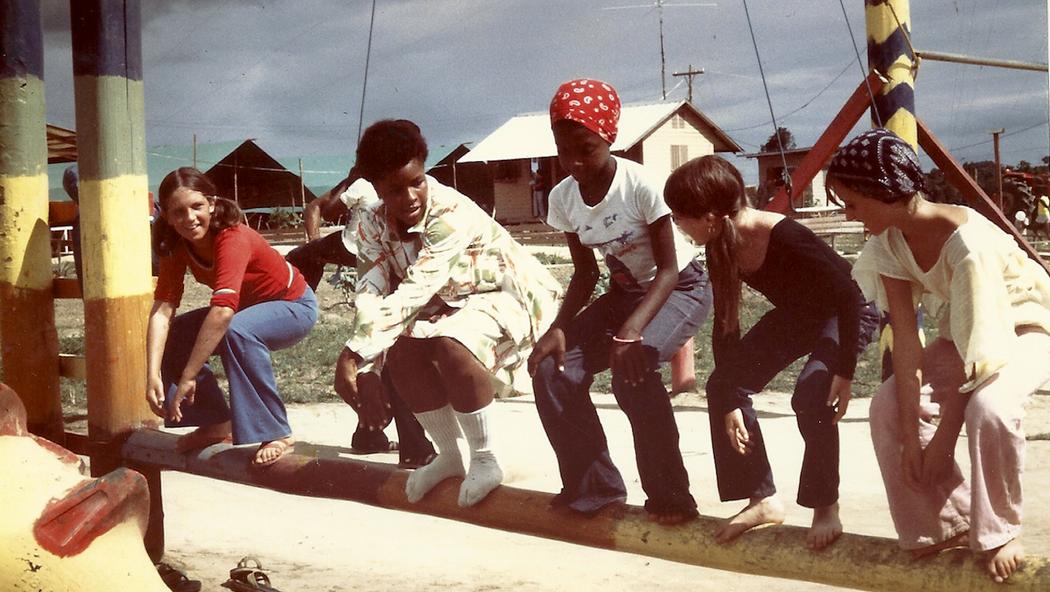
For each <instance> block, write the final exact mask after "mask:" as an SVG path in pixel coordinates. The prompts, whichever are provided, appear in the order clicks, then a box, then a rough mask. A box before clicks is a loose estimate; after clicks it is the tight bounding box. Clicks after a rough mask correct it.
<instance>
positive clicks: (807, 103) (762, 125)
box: [723, 60, 852, 132]
mask: <svg viewBox="0 0 1050 592" xmlns="http://www.w3.org/2000/svg"><path fill="white" fill-rule="evenodd" d="M851 65H852V60H849V61H847V62H846V65H845V66H844V67H843V68H842V70H841V71H839V73H838V74H836V75H835V77H834V78H832V79H831V82H829V83H827V84H826V85H825V86H824V88H822V89H820V91H818V92H817V94H815V95H813V96H812V97H810V98H809V100H807V101H806V102H805V103H802V105H800V106H798V107H796V108H795V109H792V110H791V111H788V112H787V113H785V114H784V115H783V116H782V117H781V121H783V120H785V119H787V118H788V117H791V116H792V115H794V114H795V113H798V112H799V111H801V110H803V109H805V108H806V107H809V106H810V105H811V104H812V103H813V101H815V100H817V99H818V98H820V95H822V94H824V93H825V92H827V90H828V89H829V88H831V87H832V85H834V84H835V83H836V82H838V79H839V78H842V75H843V74H845V73H846V71H847V70H849V69H850V66H851ZM770 123H772V122H771V121H769V120H766V121H763V122H762V123H757V124H755V125H749V126H746V127H735V128H731V129H726V130H723V131H725V132H739V131H744V130H750V129H755V128H759V127H765V126H767V125H769V124H770Z"/></svg>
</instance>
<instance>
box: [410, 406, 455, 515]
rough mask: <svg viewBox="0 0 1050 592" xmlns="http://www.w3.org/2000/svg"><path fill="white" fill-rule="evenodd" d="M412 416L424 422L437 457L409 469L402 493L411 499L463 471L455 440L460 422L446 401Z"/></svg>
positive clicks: (422, 423)
mask: <svg viewBox="0 0 1050 592" xmlns="http://www.w3.org/2000/svg"><path fill="white" fill-rule="evenodd" d="M415 416H416V419H418V420H419V425H421V426H423V429H424V430H426V432H427V435H429V436H430V439H431V440H433V441H434V446H435V447H436V448H437V451H438V455H437V458H435V459H434V460H432V461H430V464H428V465H426V466H424V467H420V468H418V469H416V470H414V471H412V474H411V475H409V476H408V481H407V482H406V483H405V496H406V497H408V501H410V502H412V503H416V502H418V501H419V500H421V499H423V496H424V495H426V494H427V492H428V491H430V490H431V489H433V488H434V486H435V485H437V484H438V483H441V482H442V481H444V480H445V479H448V478H449V477H462V476H463V475H464V473H465V471H464V469H463V456H462V455H461V454H460V452H459V444H458V441H459V436H460V431H459V423H458V422H457V421H456V414H454V413H453V411H452V406H450V405H445V406H444V407H442V408H440V409H435V410H433V411H424V412H423V413H416V414H415Z"/></svg>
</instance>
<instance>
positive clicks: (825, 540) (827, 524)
mask: <svg viewBox="0 0 1050 592" xmlns="http://www.w3.org/2000/svg"><path fill="white" fill-rule="evenodd" d="M841 535H842V521H841V520H839V504H838V502H835V503H833V504H831V505H830V506H824V507H823V508H814V509H813V524H812V525H811V526H810V527H809V532H808V533H806V548H807V549H809V550H810V551H821V550H823V549H824V547H827V546H828V545H830V544H831V543H834V542H835V541H837V540H838V539H839V536H841Z"/></svg>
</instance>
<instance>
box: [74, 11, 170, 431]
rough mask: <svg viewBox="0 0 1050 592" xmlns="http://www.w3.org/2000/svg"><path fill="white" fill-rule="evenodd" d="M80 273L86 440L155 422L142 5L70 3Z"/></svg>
mask: <svg viewBox="0 0 1050 592" xmlns="http://www.w3.org/2000/svg"><path fill="white" fill-rule="evenodd" d="M70 24H71V29H72V40H73V44H72V51H73V87H74V91H75V98H76V117H77V132H78V137H77V144H78V150H79V154H78V167H79V170H80V185H79V187H80V189H79V194H80V224H81V232H82V239H81V245H80V246H81V247H82V256H83V257H82V260H83V268H84V273H83V277H82V278H80V279H81V280H82V284H83V288H84V294H83V297H84V342H85V348H84V351H85V356H86V357H87V393H88V397H87V401H88V432H89V435H90V437H91V439H92V440H93V441H106V440H110V439H117V438H120V437H121V436H122V434H125V433H127V432H130V431H131V430H133V429H135V428H137V427H139V426H142V425H145V424H146V422H147V421H149V420H150V418H152V417H153V415H152V413H151V412H150V410H149V406H148V405H147V404H146V401H145V397H143V396H142V393H144V392H145V388H146V319H147V317H148V316H149V311H150V306H151V304H152V303H153V298H152V294H151V293H150V274H149V270H150V249H149V243H150V229H149V221H148V219H147V217H146V212H145V211H143V204H145V203H148V200H147V196H148V193H149V191H148V187H147V179H146V120H145V98H144V92H143V79H142V32H141V7H140V1H139V0H80V1H78V2H71V3H70Z"/></svg>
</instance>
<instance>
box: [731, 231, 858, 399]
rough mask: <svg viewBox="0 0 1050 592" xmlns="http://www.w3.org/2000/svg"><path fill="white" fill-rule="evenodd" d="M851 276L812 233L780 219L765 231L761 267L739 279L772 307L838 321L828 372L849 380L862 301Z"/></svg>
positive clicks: (843, 262) (844, 263)
mask: <svg viewBox="0 0 1050 592" xmlns="http://www.w3.org/2000/svg"><path fill="white" fill-rule="evenodd" d="M850 272H851V266H850V263H849V262H848V261H846V259H845V258H843V257H842V256H841V255H839V254H838V253H836V252H835V250H834V249H832V248H831V247H830V246H828V244H827V243H826V242H824V241H823V240H821V239H820V238H818V237H817V235H815V234H813V231H811V230H810V229H808V228H806V227H805V226H803V225H801V224H799V223H798V222H796V221H794V220H792V219H790V218H784V219H783V220H781V221H780V222H777V224H776V225H774V226H773V229H772V231H771V232H770V237H769V247H768V249H767V250H766V258H765V261H763V262H762V266H761V267H759V268H758V270H757V271H755V272H754V273H752V274H748V275H743V274H742V275H741V280H743V281H744V282H745V283H746V284H747V285H749V286H751V287H752V288H754V289H755V290H758V291H759V292H761V293H762V295H763V296H765V297H766V298H767V299H768V300H769V302H770V303H772V304H773V306H775V307H777V308H785V309H788V310H793V311H795V312H797V314H798V315H799V316H800V317H804V318H811V319H826V318H830V317H833V316H835V317H838V326H839V352H838V356H837V362H836V364H835V367H834V368H830V370H831V371H832V372H833V373H834V374H837V375H839V376H842V377H843V378H849V379H852V378H853V372H854V371H855V370H856V368H857V339H858V336H859V333H860V315H861V309H862V308H863V307H864V305H865V300H864V295H863V294H862V293H861V291H860V287H858V286H857V283H856V282H854V281H853V277H852V276H851V275H850Z"/></svg>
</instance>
